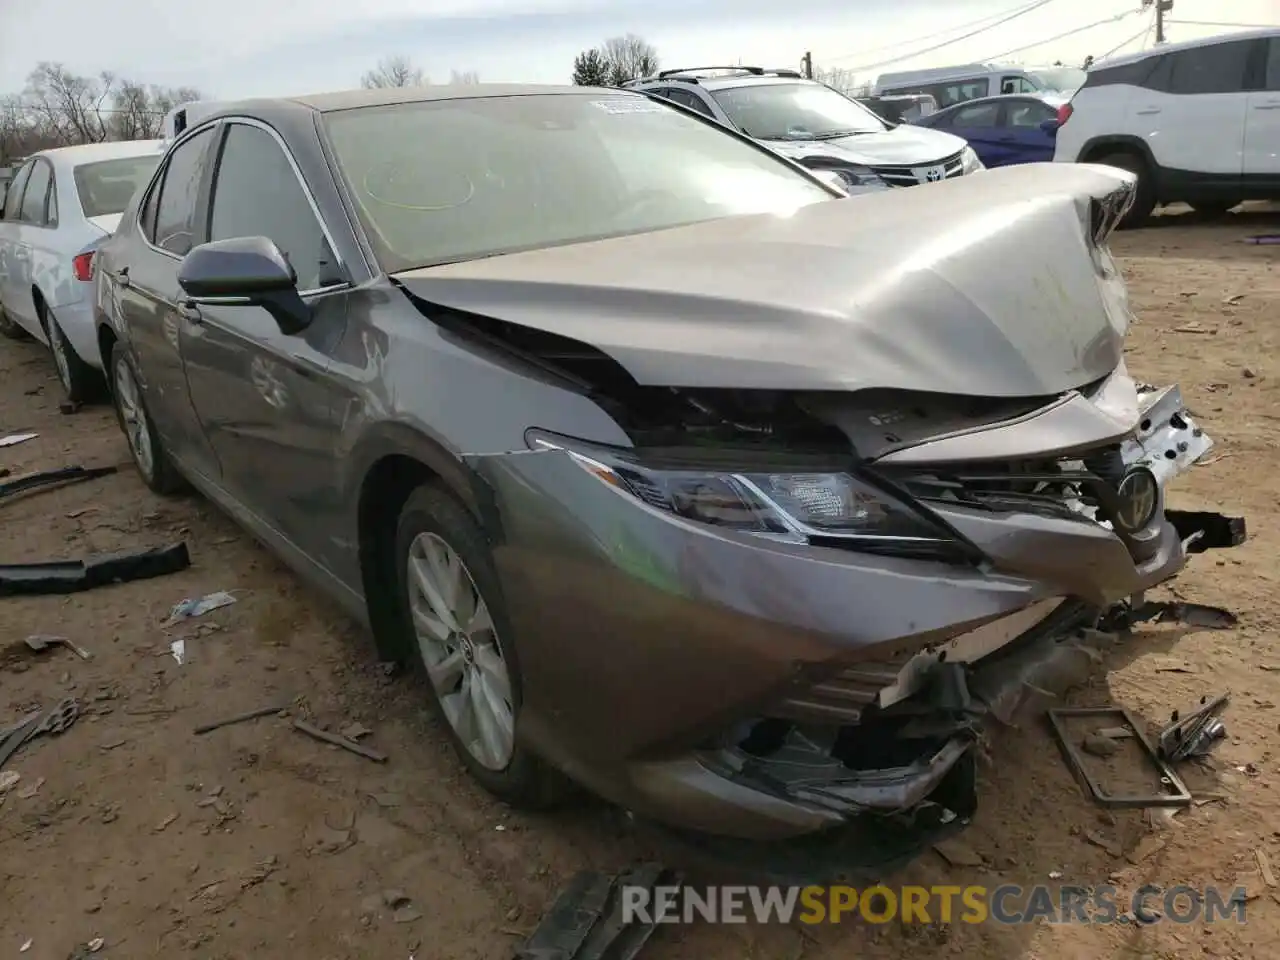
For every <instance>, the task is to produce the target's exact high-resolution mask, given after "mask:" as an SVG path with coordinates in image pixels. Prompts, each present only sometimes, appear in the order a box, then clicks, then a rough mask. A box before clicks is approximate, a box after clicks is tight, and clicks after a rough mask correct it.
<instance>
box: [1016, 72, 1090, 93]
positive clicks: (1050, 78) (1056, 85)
mask: <svg viewBox="0 0 1280 960" xmlns="http://www.w3.org/2000/svg"><path fill="white" fill-rule="evenodd" d="M1027 73H1029V74H1030V75H1031V76H1033V77H1035V78H1036V80H1037V81H1038V82H1039V84H1040V87H1041V89H1042V90H1044V91H1045V92H1046V93H1065V94H1067V95H1070V94H1073V93H1075V92H1076V91H1077V90H1079V89H1080V88H1081V87H1082V86H1084V81H1085V77H1086V76H1087V74H1086V73H1085V72H1084V71H1083V70H1080V69H1078V68H1076V67H1049V68H1046V69H1043V70H1028V71H1027Z"/></svg>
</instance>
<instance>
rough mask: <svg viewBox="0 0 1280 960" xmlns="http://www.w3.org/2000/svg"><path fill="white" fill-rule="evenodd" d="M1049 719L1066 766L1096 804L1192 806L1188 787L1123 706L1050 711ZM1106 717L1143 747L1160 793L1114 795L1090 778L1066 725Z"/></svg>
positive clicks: (1110, 805)
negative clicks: (1126, 731) (1118, 724)
mask: <svg viewBox="0 0 1280 960" xmlns="http://www.w3.org/2000/svg"><path fill="white" fill-rule="evenodd" d="M1047 716H1048V719H1049V726H1050V728H1051V730H1052V731H1053V736H1054V739H1056V740H1057V741H1058V746H1059V748H1060V749H1061V750H1062V753H1063V756H1064V758H1065V759H1066V761H1067V765H1068V766H1069V767H1070V768H1071V772H1072V773H1073V774H1075V777H1076V779H1077V780H1078V781H1079V782H1080V784H1081V785H1082V786H1083V787H1084V789H1085V790H1087V791H1088V792H1089V794H1090V795H1091V796H1092V797H1093V799H1094V802H1096V803H1098V804H1100V805H1101V806H1104V807H1189V806H1190V805H1191V792H1190V791H1189V790H1188V789H1187V787H1186V784H1184V783H1183V782H1182V780H1181V779H1180V778H1179V777H1178V775H1177V774H1176V773H1175V772H1174V771H1173V769H1172V768H1171V767H1170V766H1169V765H1168V764H1167V763H1165V762H1164V760H1163V759H1161V757H1160V755H1159V753H1157V752H1156V749H1155V748H1154V747H1153V746H1152V745H1151V744H1150V743H1149V742H1148V741H1147V738H1146V737H1144V736H1143V735H1142V730H1141V728H1140V727H1139V726H1138V724H1137V722H1136V721H1135V720H1134V719H1133V717H1131V716H1130V715H1129V712H1128V711H1127V710H1125V709H1124V708H1123V707H1075V708H1060V709H1056V710H1050V711H1048V713H1047ZM1104 717H1106V718H1118V719H1120V720H1122V721H1123V722H1124V724H1125V725H1126V726H1127V727H1128V728H1129V729H1130V730H1132V731H1133V736H1132V737H1131V738H1130V739H1132V740H1133V741H1134V742H1135V743H1137V744H1138V746H1140V747H1141V748H1142V752H1143V754H1145V756H1146V758H1147V760H1148V762H1149V763H1150V764H1151V766H1152V767H1154V768H1155V771H1156V774H1157V777H1158V779H1159V783H1160V786H1161V788H1162V792H1161V793H1156V794H1149V795H1144V794H1113V793H1111V791H1110V790H1109V789H1108V788H1107V787H1106V786H1105V785H1104V784H1102V783H1100V782H1099V781H1098V780H1096V779H1095V778H1094V777H1093V776H1091V775H1090V773H1089V770H1088V767H1087V766H1086V763H1085V759H1084V757H1083V756H1082V755H1081V752H1080V751H1078V750H1077V749H1076V746H1075V743H1074V741H1073V738H1072V737H1071V735H1070V734H1069V733H1068V731H1067V729H1066V723H1067V722H1068V721H1070V720H1072V719H1087V718H1097V719H1101V718H1104ZM1090 736H1092V737H1096V734H1091V735H1090ZM1086 739H1088V738H1086ZM1100 739H1106V740H1107V741H1108V742H1110V743H1111V746H1112V748H1115V746H1116V744H1115V742H1114V741H1113V740H1111V738H1109V737H1107V738H1100ZM1113 752H1114V751H1113ZM1095 755H1096V754H1095Z"/></svg>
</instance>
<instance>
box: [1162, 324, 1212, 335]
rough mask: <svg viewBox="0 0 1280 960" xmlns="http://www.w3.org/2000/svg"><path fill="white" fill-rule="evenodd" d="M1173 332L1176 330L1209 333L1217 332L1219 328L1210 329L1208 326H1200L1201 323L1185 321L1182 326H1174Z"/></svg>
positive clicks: (1179, 331)
mask: <svg viewBox="0 0 1280 960" xmlns="http://www.w3.org/2000/svg"><path fill="white" fill-rule="evenodd" d="M1173 332H1174V333H1208V334H1214V333H1217V332H1218V331H1217V330H1210V329H1209V328H1208V327H1202V326H1200V324H1198V323H1195V322H1192V323H1184V324H1183V325H1182V326H1180V327H1174V328H1173Z"/></svg>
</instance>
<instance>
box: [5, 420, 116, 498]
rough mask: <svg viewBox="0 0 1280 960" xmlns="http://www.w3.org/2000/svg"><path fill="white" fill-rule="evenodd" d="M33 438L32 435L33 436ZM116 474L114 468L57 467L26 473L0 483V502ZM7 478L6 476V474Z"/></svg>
mask: <svg viewBox="0 0 1280 960" xmlns="http://www.w3.org/2000/svg"><path fill="white" fill-rule="evenodd" d="M33 436H34V434H33ZM115 472H116V468H115V467H80V466H75V467H59V468H58V469H57V470H42V471H40V472H39V473H28V474H25V475H23V476H21V477H17V478H15V479H13V480H9V481H7V482H6V483H0V500H3V499H4V498H5V497H12V496H15V495H16V494H19V493H26V492H27V491H29V490H37V489H40V488H43V487H53V486H57V485H58V484H64V483H81V482H83V481H85V480H96V479H98V478H99V477H106V476H110V475H111V474H113V473H115ZM6 476H7V474H6Z"/></svg>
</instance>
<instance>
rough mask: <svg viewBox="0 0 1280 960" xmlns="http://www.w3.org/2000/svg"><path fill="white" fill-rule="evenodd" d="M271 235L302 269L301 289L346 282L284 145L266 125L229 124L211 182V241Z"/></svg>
mask: <svg viewBox="0 0 1280 960" xmlns="http://www.w3.org/2000/svg"><path fill="white" fill-rule="evenodd" d="M234 237H267V238H269V239H270V240H272V241H274V242H275V244H276V246H278V247H279V248H280V250H281V252H282V253H284V255H285V256H286V257H287V258H288V260H289V263H290V264H292V265H293V269H294V270H295V271H296V272H297V274H298V289H299V290H302V291H307V290H318V289H320V288H322V287H327V286H333V285H334V284H338V283H343V282H344V281H345V277H344V276H343V275H342V271H341V270H340V268H339V266H338V262H337V257H336V256H335V255H334V252H333V250H332V248H331V247H330V246H329V241H328V239H327V238H326V237H325V234H324V231H323V230H322V229H321V228H320V222H319V221H318V220H317V219H316V215H315V211H314V210H313V209H312V207H311V202H310V200H309V199H308V198H307V193H306V190H305V189H304V188H303V186H302V183H301V182H300V181H299V180H298V175H297V174H296V173H295V172H294V169H293V165H292V164H291V163H290V162H289V158H288V157H287V156H285V153H284V150H283V148H282V147H281V146H280V144H279V143H277V142H276V139H275V137H273V136H272V135H271V134H270V133H268V132H267V131H266V130H263V129H262V128H260V127H256V126H250V125H249V124H246V123H236V122H231V123H229V124H228V125H227V135H226V139H225V140H224V141H223V144H222V155H221V157H220V158H219V160H218V166H217V170H216V172H215V175H214V184H213V208H212V214H211V217H210V220H209V239H210V240H229V239H232V238H234Z"/></svg>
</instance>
